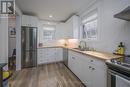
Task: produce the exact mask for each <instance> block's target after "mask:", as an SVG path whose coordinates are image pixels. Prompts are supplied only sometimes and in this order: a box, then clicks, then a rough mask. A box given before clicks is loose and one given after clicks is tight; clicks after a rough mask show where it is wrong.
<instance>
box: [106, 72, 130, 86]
mask: <svg viewBox="0 0 130 87" xmlns="http://www.w3.org/2000/svg"><path fill="white" fill-rule="evenodd" d="M107 87H130V78H129V77H127V76H125V75H123V74H120V73H118V72H115V71H113V70H108V83H107Z"/></svg>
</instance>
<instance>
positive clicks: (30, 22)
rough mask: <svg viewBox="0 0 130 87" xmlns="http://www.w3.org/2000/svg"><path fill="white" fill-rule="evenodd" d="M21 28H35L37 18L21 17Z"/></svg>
mask: <svg viewBox="0 0 130 87" xmlns="http://www.w3.org/2000/svg"><path fill="white" fill-rule="evenodd" d="M22 26H28V27H37V26H38V18H37V17H35V16H29V15H22Z"/></svg>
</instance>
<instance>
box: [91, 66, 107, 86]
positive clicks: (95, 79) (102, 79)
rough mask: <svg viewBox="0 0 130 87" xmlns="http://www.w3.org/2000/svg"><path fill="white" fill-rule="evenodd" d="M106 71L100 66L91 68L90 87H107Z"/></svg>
mask: <svg viewBox="0 0 130 87" xmlns="http://www.w3.org/2000/svg"><path fill="white" fill-rule="evenodd" d="M106 71H107V70H106V69H104V68H103V67H101V66H93V67H92V87H107V72H106Z"/></svg>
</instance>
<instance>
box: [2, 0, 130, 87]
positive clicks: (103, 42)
mask: <svg viewBox="0 0 130 87" xmlns="http://www.w3.org/2000/svg"><path fill="white" fill-rule="evenodd" d="M57 2H59V3H57ZM128 6H130V1H129V0H114V1H113V0H76V1H73V0H72V1H64V0H62V1H59V0H56V1H54V2H52V1H50V0H49V1H44V0H43V1H40V0H38V1H34V0H23V1H20V0H17V1H16V7H15V10H16V13H17V16H16V73H13V75H12V78H13V77H14V80H11V78H9V79H7V81H8V84H9V86H11V87H15V86H17V87H22V86H25V87H29V86H31V87H32V86H35V87H42V86H45V87H52V86H53V87H122V86H123V87H130V78H129V66H128V65H129V63H130V62H129V60H130V59H129V54H130V45H129V43H130V40H129V37H130V36H129V35H130V34H129V32H130V29H129V28H130V25H129V24H130V22H129V16H128V18H127V19H128V20H127V19H126V16H125V18H122V15H121V16H120V15H116V14H118V13H120V12H121V11H123V10H124V9H126V8H127V7H128ZM122 13H127V12H126V11H125V12H122ZM114 15H116V16H114ZM124 15H125V14H124ZM128 15H129V11H128ZM119 16H120V17H121V18H120V17H119ZM118 18H120V19H118ZM122 19H125V20H122ZM6 22H7V20H6V18H1V24H0V26H2V31H3V32H4V34H3V33H1V34H0V35H1V36H2V37H5V39H3V38H2V37H1V38H0V39H1V40H2V43H1V44H2V45H1V46H0V48H1V50H0V57H1V58H0V63H8V59H7V58H8V44H7V43H8V37H7V36H8V33H7V30H6V29H8V27H7V25H8V24H7V25H5V24H6ZM2 23H3V24H2ZM4 25H5V26H4ZM21 26H26V27H28V28H31V27H33V28H37V29H36V31H37V35H36V36H35V38H37V39H36V41H35V46H36V45H37V49H36V50H37V53H36V55H37V56H36V55H34V54H35V52H34V53H31V51H30V54H28V53H27V54H26V53H23V52H25V51H26V49H25V48H24V46H25V44H24V45H22V43H21V41H24V39H25V40H27V38H28V37H29V38H30V39H33V37H32V36H31V34H26V35H22V33H21V32H22V30H23V27H21ZM28 28H26V29H25V32H27V33H28V31H26V30H28ZM30 32H32V31H30ZM33 34H35V33H33ZM22 36H25V37H22ZM26 36H27V37H26ZM6 39H7V40H6ZM120 42H123V46H125V48H124V47H123V49H125V52H124V53H123V58H124V56H125V58H124V61H123V63H120V62H118V61H119V60H118V58H122V56H121V55H115V54H113V53H118V52H117V50H118V48H119V47H120V46H119V45H120ZM30 43H33V42H31V40H30ZM28 44H29V43H26V45H28ZM33 45H34V44H33ZM22 46H23V47H22ZM25 47H26V46H25ZM30 47H31V44H30ZM124 54H125V55H124ZM21 55H22V56H21ZM23 55H24V57H23ZM34 56H36V57H34ZM24 58H25V59H24ZM26 58H30V59H36V60H33V61H34V62H35V64H34V65H33V66H34V67H32V66H31V67H32V68H28V67H30V66H28V65H26V67H25V66H23V64H24V63H23V62H22V61H25V60H26ZM28 60H29V59H27V60H26V61H28ZM26 61H25V62H26ZM29 62H30V61H29ZM124 63H125V64H127V65H125V64H124ZM113 65H114V66H113ZM120 67H121V68H120ZM123 67H125V69H124V68H123ZM115 69H117V71H115ZM118 69H119V70H118ZM120 69H121V70H122V71H121V70H120ZM123 70H124V71H126V72H123ZM119 71H120V72H119ZM113 72H114V74H113ZM115 72H116V73H115ZM111 73H112V74H111ZM119 73H120V74H119ZM122 74H123V75H122ZM122 77H123V78H122ZM16 79H17V80H20V81H16Z"/></svg>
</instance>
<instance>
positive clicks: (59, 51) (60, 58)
mask: <svg viewBox="0 0 130 87" xmlns="http://www.w3.org/2000/svg"><path fill="white" fill-rule="evenodd" d="M55 59H56V62H58V61H63V49H62V48H56V50H55Z"/></svg>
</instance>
